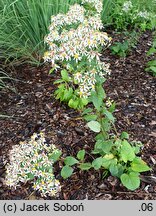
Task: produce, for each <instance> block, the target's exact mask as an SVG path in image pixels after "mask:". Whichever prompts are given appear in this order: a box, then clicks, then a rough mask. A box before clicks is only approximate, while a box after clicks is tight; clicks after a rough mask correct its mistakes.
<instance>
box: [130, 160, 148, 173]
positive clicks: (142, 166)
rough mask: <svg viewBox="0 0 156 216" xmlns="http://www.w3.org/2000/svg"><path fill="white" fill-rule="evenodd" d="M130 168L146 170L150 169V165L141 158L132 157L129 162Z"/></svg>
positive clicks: (138, 170)
mask: <svg viewBox="0 0 156 216" xmlns="http://www.w3.org/2000/svg"><path fill="white" fill-rule="evenodd" d="M131 169H132V170H133V171H135V172H146V171H149V170H151V169H150V167H149V166H148V165H147V164H146V163H145V162H144V161H143V160H142V159H141V158H138V157H136V158H134V160H133V161H132V163H131Z"/></svg>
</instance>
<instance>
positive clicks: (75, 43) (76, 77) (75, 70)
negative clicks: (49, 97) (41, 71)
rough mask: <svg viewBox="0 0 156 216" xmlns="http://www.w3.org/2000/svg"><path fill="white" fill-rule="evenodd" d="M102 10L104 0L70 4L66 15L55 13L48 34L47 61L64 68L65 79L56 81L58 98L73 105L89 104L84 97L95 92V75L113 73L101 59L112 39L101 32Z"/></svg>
mask: <svg viewBox="0 0 156 216" xmlns="http://www.w3.org/2000/svg"><path fill="white" fill-rule="evenodd" d="M101 11H102V1H100V0H99V1H93V0H83V1H82V4H81V5H79V4H75V5H73V6H71V7H70V8H69V11H68V13H67V14H58V15H56V16H52V17H51V25H50V27H49V34H48V35H47V36H46V37H45V43H47V45H48V48H49V50H48V51H47V52H46V53H45V55H44V61H45V62H50V63H51V66H52V68H53V69H58V68H60V69H61V70H63V72H62V73H61V75H62V79H61V80H59V81H57V83H59V84H60V83H61V84H60V85H59V86H58V91H56V95H57V98H58V99H60V100H61V101H66V102H68V105H69V106H70V107H72V108H78V109H79V108H82V107H83V105H86V103H87V102H86V100H85V101H84V100H83V99H87V98H88V97H89V96H90V95H91V91H92V90H93V91H94V89H95V83H96V75H98V76H100V77H102V78H103V77H104V76H105V75H106V74H107V73H110V70H109V64H106V63H104V62H101V60H100V52H101V51H102V48H103V47H107V46H108V45H109V44H110V41H111V38H110V37H109V36H108V35H107V33H106V32H101V29H102V28H103V25H102V21H101V17H100V13H101ZM77 86H78V87H77ZM64 92H66V93H65V94H64ZM62 95H63V96H62ZM67 95H68V97H67ZM81 99H82V100H81Z"/></svg>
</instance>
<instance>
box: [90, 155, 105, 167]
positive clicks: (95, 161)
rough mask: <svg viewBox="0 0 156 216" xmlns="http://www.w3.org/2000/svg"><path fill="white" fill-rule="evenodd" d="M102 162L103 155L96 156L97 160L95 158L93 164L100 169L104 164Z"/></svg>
mask: <svg viewBox="0 0 156 216" xmlns="http://www.w3.org/2000/svg"><path fill="white" fill-rule="evenodd" d="M102 162H103V158H102V157H99V158H96V159H95V160H93V162H92V166H93V168H94V169H95V170H98V169H100V168H101V166H102Z"/></svg>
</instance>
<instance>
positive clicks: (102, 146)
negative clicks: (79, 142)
mask: <svg viewBox="0 0 156 216" xmlns="http://www.w3.org/2000/svg"><path fill="white" fill-rule="evenodd" d="M113 141H114V140H97V141H96V143H95V150H102V151H103V152H105V153H106V154H108V153H109V152H110V150H111V148H112V146H113V145H114V142H113Z"/></svg>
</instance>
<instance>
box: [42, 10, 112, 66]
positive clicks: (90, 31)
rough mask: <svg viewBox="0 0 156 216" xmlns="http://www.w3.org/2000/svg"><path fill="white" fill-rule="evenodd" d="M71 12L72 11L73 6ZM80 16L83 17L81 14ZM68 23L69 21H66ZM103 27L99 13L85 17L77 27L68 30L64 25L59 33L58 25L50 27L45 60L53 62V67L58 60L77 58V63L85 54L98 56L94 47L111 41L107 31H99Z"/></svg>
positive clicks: (89, 57)
mask: <svg viewBox="0 0 156 216" xmlns="http://www.w3.org/2000/svg"><path fill="white" fill-rule="evenodd" d="M79 7H80V6H79ZM72 8H73V7H72ZM69 12H71V8H70V11H69ZM73 13H74V12H73ZM57 16H58V15H57ZM57 16H56V17H57ZM66 16H68V14H67V15H66ZM66 16H64V17H62V23H64V19H65V20H66ZM78 17H81V15H80V16H78ZM53 20H55V19H53ZM58 21H59V19H56V23H57V22H58ZM76 21H77V20H76ZM56 23H54V21H53V23H52V26H57V24H56ZM59 23H60V22H59ZM66 24H68V23H67V22H66ZM102 27H103V25H102V21H101V19H100V17H99V16H98V15H95V16H90V17H88V18H87V19H86V18H85V19H84V20H83V23H81V24H80V25H79V26H78V27H77V29H74V28H71V29H70V30H66V29H65V28H63V27H62V31H61V33H59V32H60V29H59V27H58V26H57V27H56V28H55V29H53V27H50V29H51V30H50V33H49V35H48V36H47V37H46V38H45V42H46V43H47V44H48V45H49V51H48V52H46V53H45V55H44V61H49V62H51V63H52V67H55V68H57V67H58V65H57V64H56V62H60V61H61V62H62V61H64V60H65V61H70V60H75V61H76V63H77V62H78V61H80V60H82V58H83V57H84V56H86V57H87V58H88V60H90V59H94V58H98V53H97V52H95V51H94V49H97V48H98V47H99V46H106V45H107V44H109V43H110V41H111V38H110V37H108V35H107V33H105V32H99V30H100V29H101V28H102Z"/></svg>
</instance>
